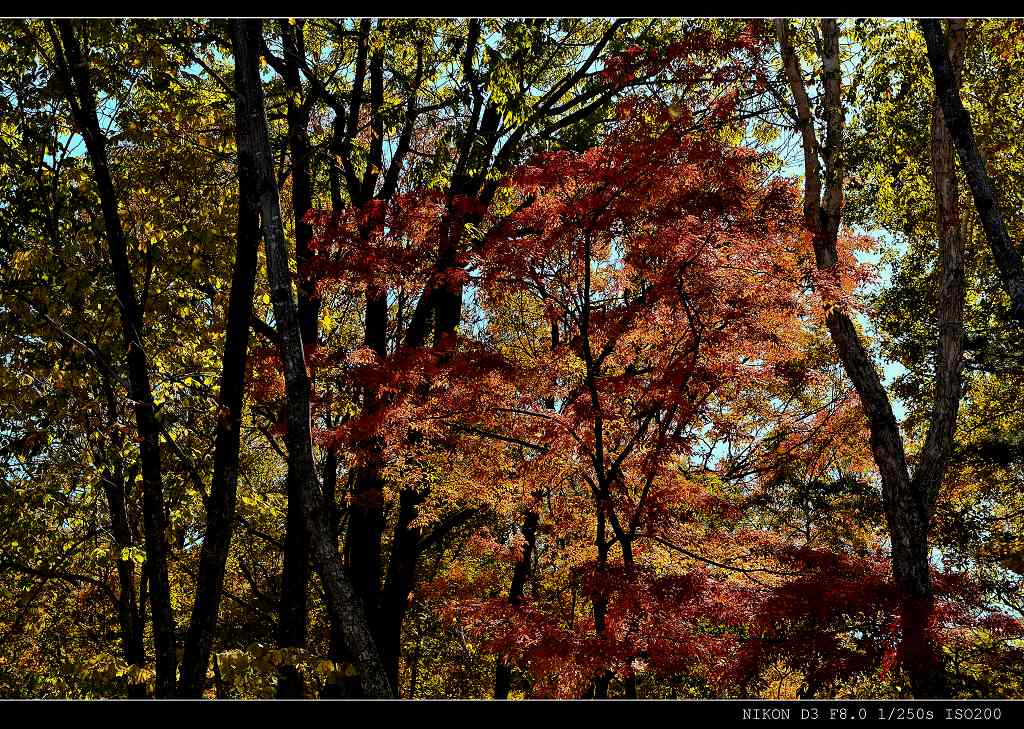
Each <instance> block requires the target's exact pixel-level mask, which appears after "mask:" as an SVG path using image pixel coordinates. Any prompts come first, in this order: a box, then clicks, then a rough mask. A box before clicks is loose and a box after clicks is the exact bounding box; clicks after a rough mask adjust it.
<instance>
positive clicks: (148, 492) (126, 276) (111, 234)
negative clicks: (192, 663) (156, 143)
mask: <svg viewBox="0 0 1024 729" xmlns="http://www.w3.org/2000/svg"><path fill="white" fill-rule="evenodd" d="M56 25H57V28H58V29H59V37H58V34H57V32H56V31H55V30H54V26H53V25H52V24H51V25H49V26H48V28H49V31H50V35H51V38H52V40H53V45H54V54H55V56H56V61H57V72H58V74H59V76H60V77H61V81H62V83H63V85H64V90H65V94H66V97H67V100H68V103H69V104H70V106H71V109H72V113H73V115H74V118H75V122H76V124H77V125H78V128H79V131H80V132H81V134H82V137H83V139H84V140H85V146H86V149H87V151H88V154H89V160H90V162H91V163H92V168H93V176H94V178H95V181H96V187H97V189H98V191H99V195H100V204H101V207H102V209H103V222H104V226H105V230H106V239H107V247H108V249H109V252H110V262H111V267H112V269H113V273H114V282H115V287H116V291H117V303H118V309H119V311H120V319H121V333H122V336H123V339H124V345H125V349H126V351H127V364H128V389H129V396H130V397H131V399H132V401H133V403H134V410H135V423H136V430H137V431H138V437H139V459H140V462H141V465H142V494H143V525H144V528H145V543H146V564H147V566H148V569H149V582H150V584H149V595H150V602H151V609H152V616H153V644H154V648H155V654H156V697H157V698H167V697H171V696H173V695H174V689H175V681H176V675H175V674H176V672H177V664H178V659H177V654H176V648H175V625H174V613H173V610H172V607H171V589H170V581H169V579H168V576H167V551H168V547H167V536H166V512H165V510H164V495H163V482H162V475H161V465H160V425H159V423H158V421H157V417H156V406H155V404H154V402H153V391H152V387H151V385H150V381H149V366H148V363H147V357H146V350H145V346H144V344H143V341H142V327H143V320H142V310H141V308H140V306H139V302H138V299H137V298H136V293H135V282H134V280H133V279H132V269H131V262H130V261H129V260H128V253H127V244H126V241H125V235H124V230H123V228H122V227H121V216H120V213H119V212H118V207H117V195H116V193H115V190H114V183H113V179H112V177H111V175H110V168H109V165H108V163H107V140H106V137H105V136H104V134H103V132H102V131H101V130H100V125H99V120H98V119H97V116H96V95H95V93H94V92H93V88H92V83H91V81H90V79H89V65H88V60H87V59H86V58H85V57H84V56H83V55H82V50H81V47H80V45H79V42H78V38H77V37H76V35H75V31H74V27H73V26H72V23H71V21H70V20H58V21H56Z"/></svg>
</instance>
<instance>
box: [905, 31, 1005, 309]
mask: <svg viewBox="0 0 1024 729" xmlns="http://www.w3.org/2000/svg"><path fill="white" fill-rule="evenodd" d="M918 23H920V25H921V32H922V33H923V34H924V39H925V42H926V43H927V44H928V62H929V64H930V65H931V67H932V75H933V76H934V78H935V94H936V96H937V97H938V101H939V104H940V105H941V107H942V117H943V120H944V121H945V125H946V128H947V129H948V130H949V134H950V136H951V137H952V139H953V143H954V144H955V146H956V152H957V155H958V156H959V157H960V166H961V167H963V170H964V175H965V176H966V177H967V184H968V185H969V186H970V188H971V195H972V196H973V197H974V205H975V207H976V208H977V210H978V217H979V218H981V225H982V227H983V228H984V229H985V237H986V238H987V239H988V244H989V247H990V248H991V249H992V257H993V258H994V259H995V262H996V267H997V268H998V269H999V276H1000V278H1002V281H1003V287H1004V288H1005V289H1006V293H1007V295H1008V296H1009V297H1010V303H1011V308H1012V313H1013V316H1014V318H1015V319H1016V320H1017V322H1018V323H1020V324H1022V325H1024V264H1022V263H1021V255H1020V250H1018V248H1017V246H1016V245H1015V244H1014V242H1013V241H1012V240H1010V233H1009V231H1007V229H1006V223H1005V222H1004V221H1003V216H1002V213H1001V212H1000V210H999V202H998V201H997V200H996V193H995V189H994V188H993V185H992V180H991V178H989V176H988V170H987V169H986V167H985V160H984V159H982V157H981V153H980V152H979V151H978V143H977V141H976V140H975V138H974V131H973V130H972V129H971V116H970V114H968V112H967V109H965V108H964V104H963V101H961V99H960V81H959V73H958V71H957V70H955V68H954V63H953V61H952V59H951V58H950V49H951V47H952V46H953V45H954V44H955V43H956V41H953V40H952V39H951V40H950V41H949V42H947V40H946V35H945V33H943V32H942V23H941V21H939V20H935V19H932V20H924V19H923V20H919V21H918Z"/></svg>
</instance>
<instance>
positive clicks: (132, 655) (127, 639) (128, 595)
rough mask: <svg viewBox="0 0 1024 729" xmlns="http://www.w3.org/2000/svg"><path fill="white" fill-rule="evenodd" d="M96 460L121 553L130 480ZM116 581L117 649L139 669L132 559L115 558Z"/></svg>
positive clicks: (110, 415)
mask: <svg viewBox="0 0 1024 729" xmlns="http://www.w3.org/2000/svg"><path fill="white" fill-rule="evenodd" d="M102 382H103V394H104V399H105V400H106V407H107V430H108V432H109V433H110V434H111V439H112V440H113V445H114V449H113V452H114V453H118V452H119V451H120V450H121V448H122V447H123V445H124V440H123V438H122V437H121V435H120V431H119V430H118V428H117V400H116V397H115V395H114V387H113V383H112V382H111V380H110V374H109V373H107V372H104V374H103V380H102ZM99 459H100V462H101V464H102V469H103V494H104V496H105V497H106V500H107V509H108V511H109V512H110V531H111V533H112V534H113V536H114V544H115V545H117V548H118V550H121V551H123V550H125V549H128V548H130V547H132V546H133V545H134V543H135V539H134V535H133V534H132V528H131V521H130V520H129V518H128V494H129V491H130V485H131V478H129V474H126V473H125V470H124V465H123V463H122V462H121V461H120V460H117V461H115V462H114V463H113V464H111V463H110V462H109V460H108V458H107V457H106V455H105V454H103V452H102V450H101V451H100V456H99ZM117 582H118V595H117V617H118V623H119V624H120V628H121V650H122V653H123V654H124V660H125V662H126V663H128V664H129V665H131V666H136V667H138V668H142V667H144V666H145V665H146V643H145V632H146V624H145V620H144V618H143V614H142V610H141V609H140V606H139V603H138V601H137V599H136V595H135V561H134V560H131V559H122V558H118V560H117ZM147 696H148V691H147V689H146V684H145V683H132V684H129V686H128V697H129V698H133V699H144V698H146V697H147Z"/></svg>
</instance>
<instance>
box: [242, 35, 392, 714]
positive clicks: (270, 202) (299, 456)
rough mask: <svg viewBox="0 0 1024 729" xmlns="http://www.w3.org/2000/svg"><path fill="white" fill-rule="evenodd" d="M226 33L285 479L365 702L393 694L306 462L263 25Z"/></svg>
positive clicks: (305, 400) (302, 373)
mask: <svg viewBox="0 0 1024 729" xmlns="http://www.w3.org/2000/svg"><path fill="white" fill-rule="evenodd" d="M231 35H232V45H233V47H234V52H235V58H236V63H238V64H239V65H240V66H241V67H242V73H241V77H240V82H241V83H240V87H239V89H238V91H239V94H240V95H241V97H242V99H243V101H244V103H245V106H246V114H245V124H244V130H240V131H241V132H243V133H240V134H239V138H240V140H243V139H244V142H245V144H246V145H247V146H248V148H249V150H250V151H251V154H252V156H253V158H254V160H255V162H256V175H257V183H258V189H259V200H260V218H261V222H262V230H263V238H264V244H265V248H266V256H267V276H268V279H269V282H270V289H271V301H272V302H273V306H274V317H275V319H276V320H277V322H278V331H279V332H280V335H281V359H282V361H283V363H284V375H285V392H286V396H287V401H288V404H287V423H288V433H287V436H286V443H287V447H288V470H289V477H292V478H295V479H296V480H297V482H298V483H300V484H301V485H302V489H301V504H302V511H303V515H304V517H305V521H306V527H307V529H308V533H309V536H310V545H311V548H312V555H313V559H314V562H315V563H316V567H317V571H318V572H319V574H320V579H321V581H322V582H323V586H324V591H325V592H326V595H327V602H328V609H329V610H330V612H331V613H332V617H333V618H334V619H335V620H337V621H338V623H339V624H340V625H341V627H342V631H343V633H344V636H345V642H346V646H347V648H348V650H349V652H350V654H351V655H352V656H353V658H354V659H355V660H356V661H357V663H358V667H359V669H360V671H361V681H362V686H363V690H364V692H365V693H366V695H367V696H370V697H374V698H384V697H389V696H393V695H394V693H393V690H392V684H391V683H390V682H389V680H388V676H387V674H386V672H385V671H384V668H383V665H382V663H381V659H380V654H379V653H378V651H377V647H376V645H375V644H374V640H373V636H372V634H371V632H370V629H369V625H368V623H367V620H366V614H365V612H364V609H363V606H362V604H361V602H360V601H359V598H358V596H357V595H356V594H355V591H354V589H353V588H352V583H351V582H350V580H349V577H348V575H347V574H346V572H345V569H344V567H343V565H342V562H341V558H340V556H339V554H338V549H337V544H336V542H335V540H334V538H333V530H332V529H331V526H330V521H329V514H328V510H327V509H326V507H325V505H324V503H323V499H322V494H321V493H320V483H319V479H318V478H317V475H316V465H315V463H314V460H313V444H312V439H311V435H310V400H309V375H308V372H307V370H306V362H305V355H304V352H303V346H302V333H301V329H300V326H299V320H298V316H297V311H296V304H295V301H294V300H293V298H292V293H291V287H292V274H291V271H290V269H289V264H288V252H287V245H286V242H285V238H284V228H283V225H282V221H281V209H280V201H279V199H278V192H277V185H276V181H275V177H274V168H273V157H272V151H271V148H270V140H269V134H268V131H267V120H266V112H265V110H264V99H263V85H262V82H261V80H260V75H259V54H260V49H261V48H262V23H261V21H259V20H237V21H233V22H232V33H231Z"/></svg>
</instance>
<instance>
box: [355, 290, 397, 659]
mask: <svg viewBox="0 0 1024 729" xmlns="http://www.w3.org/2000/svg"><path fill="white" fill-rule="evenodd" d="M387 325H388V303H387V292H385V291H381V290H380V289H378V288H377V287H375V286H367V288H366V315H365V330H364V331H365V333H364V339H363V341H364V343H365V344H366V346H367V347H369V348H370V349H372V350H373V351H374V353H375V354H376V355H377V356H378V357H379V358H380V360H381V361H383V360H384V359H385V358H386V357H387ZM383 404H384V403H382V402H381V401H380V398H379V397H378V395H377V393H376V391H375V390H374V389H373V388H370V387H368V388H366V389H365V391H364V393H363V406H362V410H363V413H364V415H370V414H372V413H373V412H375V411H376V410H377V409H378V408H379V407H381V406H382V405H383ZM361 445H362V447H363V449H364V452H365V453H366V458H365V462H364V463H363V464H362V466H361V467H360V468H359V473H358V474H357V475H356V479H355V485H354V489H353V493H352V499H351V503H350V506H349V517H348V519H349V521H348V531H347V532H346V542H345V556H346V559H347V560H348V566H349V570H350V574H351V575H352V584H353V586H354V587H355V589H356V592H357V593H358V594H359V596H360V598H362V601H363V604H364V605H366V606H367V609H368V610H369V611H370V613H371V614H370V616H369V618H370V622H371V624H374V623H375V622H376V621H375V618H376V616H377V609H376V608H377V606H378V604H379V602H380V590H381V585H380V582H381V568H382V565H381V540H382V537H383V534H384V527H385V522H384V479H383V478H382V476H381V470H382V467H383V453H382V443H381V440H380V438H377V437H371V438H370V439H369V440H368V441H367V442H366V443H363V444H361ZM375 630H379V626H376V625H375ZM377 634H378V635H379V632H378V633H377ZM378 640H379V639H378Z"/></svg>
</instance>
